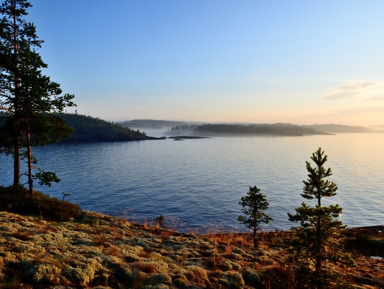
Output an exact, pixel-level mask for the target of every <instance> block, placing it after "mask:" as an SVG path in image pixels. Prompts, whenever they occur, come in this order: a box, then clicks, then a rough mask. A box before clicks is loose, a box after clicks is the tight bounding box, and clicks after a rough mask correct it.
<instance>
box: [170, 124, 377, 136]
mask: <svg viewBox="0 0 384 289" xmlns="http://www.w3.org/2000/svg"><path fill="white" fill-rule="evenodd" d="M369 131H370V130H369V129H368V128H365V127H360V126H346V125H335V124H325V125H294V124H290V123H275V124H242V123H240V124H236V123H234V124H233V123H224V124H198V125H196V124H186V125H181V126H173V127H172V128H171V129H170V130H169V131H168V132H167V134H168V135H198V136H220V135H221V136H247V135H270V136H304V135H330V134H335V133H361V132H369Z"/></svg>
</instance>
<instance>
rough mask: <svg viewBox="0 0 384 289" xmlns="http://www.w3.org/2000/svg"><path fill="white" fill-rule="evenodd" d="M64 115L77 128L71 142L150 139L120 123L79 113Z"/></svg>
mask: <svg viewBox="0 0 384 289" xmlns="http://www.w3.org/2000/svg"><path fill="white" fill-rule="evenodd" d="M62 117H63V118H64V119H65V120H66V121H67V123H68V124H69V125H70V126H71V127H73V128H74V129H75V133H74V134H73V135H72V138H71V140H69V142H114V141H133V140H146V139H150V138H149V137H147V135H146V134H145V133H143V132H140V131H138V130H137V131H135V130H132V129H129V128H126V127H122V126H121V125H119V124H116V123H112V122H107V121H105V120H102V119H99V118H95V117H91V116H85V115H78V114H63V115H62Z"/></svg>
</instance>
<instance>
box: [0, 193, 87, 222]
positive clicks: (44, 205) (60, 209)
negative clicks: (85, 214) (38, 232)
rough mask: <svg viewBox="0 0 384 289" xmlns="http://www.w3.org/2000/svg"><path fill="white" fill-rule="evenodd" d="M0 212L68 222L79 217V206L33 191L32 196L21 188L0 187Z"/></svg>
mask: <svg viewBox="0 0 384 289" xmlns="http://www.w3.org/2000/svg"><path fill="white" fill-rule="evenodd" d="M0 210H1V211H7V212H11V213H17V214H21V215H32V216H41V217H43V218H44V219H46V220H51V221H68V220H70V219H71V218H77V217H79V216H80V215H81V208H80V206H79V205H76V204H73V203H70V202H67V201H60V200H58V199H56V198H52V197H49V196H48V195H46V194H43V193H41V192H38V191H35V192H34V195H31V194H30V192H29V191H28V190H27V189H25V188H24V187H21V186H10V187H6V188H5V187H3V186H0Z"/></svg>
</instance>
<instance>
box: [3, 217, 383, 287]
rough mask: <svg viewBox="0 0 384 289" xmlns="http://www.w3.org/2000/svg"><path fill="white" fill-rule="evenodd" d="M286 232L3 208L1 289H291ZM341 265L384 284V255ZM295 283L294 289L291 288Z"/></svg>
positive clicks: (362, 280) (354, 278)
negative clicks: (200, 231) (55, 218)
mask: <svg viewBox="0 0 384 289" xmlns="http://www.w3.org/2000/svg"><path fill="white" fill-rule="evenodd" d="M290 235H291V233H290V232H273V233H267V234H265V235H264V236H263V238H264V241H263V242H262V244H261V245H260V247H259V248H258V249H256V250H255V249H253V248H252V247H251V243H250V242H249V241H248V240H247V239H246V238H244V235H243V234H212V235H210V236H207V235H206V236H199V235H190V234H182V233H178V232H175V231H169V230H163V229H158V228H155V227H148V226H143V225H138V224H135V223H130V222H128V221H126V220H123V219H116V218H113V217H110V216H106V215H102V214H98V213H92V212H85V213H84V216H83V217H82V218H81V220H78V221H77V222H60V223H57V222H47V221H43V220H38V219H36V218H32V217H24V216H20V215H17V214H11V213H6V212H0V243H1V246H0V281H1V282H0V284H1V285H2V286H1V288H289V287H288V286H291V285H293V284H292V278H291V277H292V276H291V275H290V274H291V268H292V263H290V262H289V259H288V257H287V245H286V240H287V239H289V236H290ZM354 250H355V254H354V258H355V262H356V263H357V265H358V266H357V267H348V266H347V265H345V264H340V267H337V268H330V269H332V270H338V271H339V272H341V273H342V274H343V276H344V277H345V279H346V280H349V281H351V282H353V283H355V284H359V286H360V287H356V288H382V287H381V286H383V284H384V283H383V282H382V278H384V260H382V259H379V258H377V259H372V258H368V257H365V256H363V255H361V254H359V253H358V251H356V250H357V249H356V248H355V249H354ZM291 288H294V287H291Z"/></svg>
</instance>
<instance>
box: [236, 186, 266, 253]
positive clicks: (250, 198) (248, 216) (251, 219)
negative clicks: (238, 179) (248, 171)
mask: <svg viewBox="0 0 384 289" xmlns="http://www.w3.org/2000/svg"><path fill="white" fill-rule="evenodd" d="M239 204H240V205H241V206H242V207H243V208H242V209H241V211H242V212H243V213H244V214H245V216H239V217H238V218H237V220H238V221H239V222H241V223H243V224H244V225H246V226H247V227H248V229H251V230H252V232H253V244H254V246H255V247H257V232H258V231H260V230H261V227H260V224H261V223H266V224H269V222H270V221H273V219H272V218H271V217H270V216H269V215H268V214H266V213H264V211H265V210H267V209H268V206H269V203H268V202H267V199H266V196H265V195H263V194H262V193H260V189H259V188H258V187H257V186H254V187H249V192H248V193H247V195H246V196H245V197H242V198H241V202H239Z"/></svg>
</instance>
